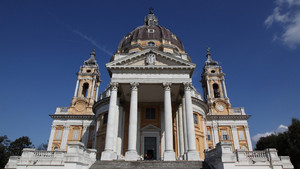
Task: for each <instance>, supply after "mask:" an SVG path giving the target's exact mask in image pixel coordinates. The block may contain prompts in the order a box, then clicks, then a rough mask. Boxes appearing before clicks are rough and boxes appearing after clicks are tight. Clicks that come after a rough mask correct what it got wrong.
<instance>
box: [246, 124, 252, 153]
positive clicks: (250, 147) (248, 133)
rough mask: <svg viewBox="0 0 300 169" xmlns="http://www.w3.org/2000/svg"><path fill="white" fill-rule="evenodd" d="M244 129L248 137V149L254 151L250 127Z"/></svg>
mask: <svg viewBox="0 0 300 169" xmlns="http://www.w3.org/2000/svg"><path fill="white" fill-rule="evenodd" d="M244 128H245V132H246V137H247V143H248V149H249V151H253V149H252V143H251V138H250V131H249V127H248V125H245V126H244Z"/></svg>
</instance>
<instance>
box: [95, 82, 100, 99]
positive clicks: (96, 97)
mask: <svg viewBox="0 0 300 169" xmlns="http://www.w3.org/2000/svg"><path fill="white" fill-rule="evenodd" d="M98 93H99V86H97V91H96V96H95V100H96V102H97V101H98Z"/></svg>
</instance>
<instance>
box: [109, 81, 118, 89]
mask: <svg viewBox="0 0 300 169" xmlns="http://www.w3.org/2000/svg"><path fill="white" fill-rule="evenodd" d="M118 86H119V83H118V82H110V87H111V90H118Z"/></svg>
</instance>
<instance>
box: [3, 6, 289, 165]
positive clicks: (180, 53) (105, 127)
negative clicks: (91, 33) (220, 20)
mask: <svg viewBox="0 0 300 169" xmlns="http://www.w3.org/2000/svg"><path fill="white" fill-rule="evenodd" d="M95 56H96V54H95V51H94V50H93V51H92V53H91V56H90V59H88V60H86V61H84V64H83V66H81V67H80V70H79V72H78V73H77V82H76V87H75V92H74V97H73V98H72V101H71V105H70V107H66V108H62V107H58V108H57V110H56V112H55V114H54V115H50V116H51V117H52V118H53V123H52V128H51V134H50V138H49V144H48V151H47V152H39V151H34V150H28V149H25V150H24V152H23V154H22V156H21V157H11V158H10V161H9V163H8V164H7V167H6V168H18V169H19V168H23V166H25V165H28V166H30V167H29V168H47V167H48V168H68V167H69V168H70V166H73V168H75V167H77V168H82V169H83V168H87V167H89V166H90V165H91V164H92V163H93V162H94V161H95V160H96V159H97V160H98V163H99V161H106V162H107V161H113V160H114V161H131V162H132V161H148V160H159V161H166V163H167V161H168V162H170V161H171V162H172V161H173V162H174V161H176V162H180V161H182V162H189V161H190V162H191V161H194V163H195V164H196V163H197V162H199V161H204V160H205V161H207V162H208V164H209V165H213V166H214V167H215V168H220V169H221V168H230V167H228V166H225V165H227V164H228V165H230V166H231V167H235V168H243V167H245V168H246V167H248V168H249V166H251V167H252V168H255V167H257V166H258V165H254V163H251V162H249V160H248V161H247V159H249V158H250V157H252V155H251V153H252V154H253V152H252V144H251V139H250V133H249V127H248V122H247V120H248V118H249V117H250V116H249V115H247V114H246V113H245V110H244V109H243V108H233V107H231V103H230V101H229V98H228V96H227V90H226V86H225V74H224V73H223V72H222V67H221V66H220V65H219V64H218V62H216V61H214V60H213V59H212V56H211V54H210V51H209V49H208V50H207V60H206V62H205V65H204V67H203V73H202V75H201V78H202V79H201V83H202V87H203V97H202V96H201V94H199V93H198V91H197V90H196V89H195V87H194V86H193V83H192V75H193V72H194V70H195V67H196V64H195V63H193V62H192V61H191V58H190V56H188V55H187V53H186V52H185V50H184V48H183V45H182V43H181V41H180V40H179V38H178V37H177V36H176V35H174V34H173V33H171V32H170V31H169V30H168V29H166V28H164V27H161V26H159V25H158V19H157V18H156V17H155V16H154V14H153V13H152V11H151V12H150V13H149V14H148V15H147V17H146V18H145V25H143V26H140V27H138V28H136V29H135V30H133V31H132V32H131V33H129V34H127V35H126V36H125V37H124V38H123V39H122V40H121V42H120V45H119V47H118V49H117V52H116V53H115V54H114V55H113V56H112V58H111V59H110V62H109V63H107V64H106V68H107V70H108V72H109V74H110V77H111V79H110V83H109V86H108V87H107V88H106V89H105V91H104V92H103V93H101V94H100V96H98V90H99V86H100V82H101V80H100V72H99V66H98V64H97V62H96V60H95ZM199 78H200V77H199ZM74 141H80V142H82V143H81V144H77V148H74V146H75V145H74V144H73V142H74ZM223 142H226V143H228V144H226V146H225V144H223ZM222 145H224V146H225V147H224V146H223V147H222ZM86 148H93V149H95V150H86ZM96 151H97V153H96ZM204 152H207V153H206V154H205V153H204ZM215 152H218V153H215ZM234 152H235V153H236V154H235V153H234ZM242 152H245V153H244V154H243V153H242ZM269 152H271V151H269ZM247 153H248V154H247ZM249 153H250V154H249ZM254 154H255V153H254ZM269 154H270V153H269ZM220 155H221V156H220ZM273 156H274V158H273V159H275V156H276V155H275V154H273ZM273 156H272V157H273ZM223 157H224V158H223ZM270 157H271V156H270ZM243 158H244V159H243ZM83 159H84V160H83ZM276 159H277V161H281V162H278V164H279V163H280V165H282V166H283V165H284V166H286V167H285V168H288V167H290V165H289V164H290V163H288V161H289V160H288V159H287V158H286V157H282V159H281V160H278V159H279V158H277V157H276ZM183 160H184V161H183ZM224 160H225V161H224ZM226 160H227V161H226ZM228 160H229V161H228ZM230 160H231V161H230ZM243 160H244V161H243ZM262 160H264V157H262ZM35 161H36V162H35ZM245 161H247V162H245ZM227 162H228V163H227ZM229 162H230V164H229ZM255 162H256V161H255ZM266 163H267V162H266ZM272 164H273V163H272ZM276 164H277V163H276ZM41 165H43V167H41ZM97 165H98V164H97ZM274 165H275V163H274ZM37 166H38V167H37ZM53 166H55V167H53ZM237 166H243V167H237ZM266 166H267V165H266ZM251 167H250V168H251ZM258 168H259V167H258ZM260 168H261V169H264V168H267V167H265V166H263V167H260ZM282 168H284V167H282Z"/></svg>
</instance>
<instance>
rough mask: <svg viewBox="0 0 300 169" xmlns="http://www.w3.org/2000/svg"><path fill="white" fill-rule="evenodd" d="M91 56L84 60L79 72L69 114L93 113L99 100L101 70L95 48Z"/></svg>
mask: <svg viewBox="0 0 300 169" xmlns="http://www.w3.org/2000/svg"><path fill="white" fill-rule="evenodd" d="M90 55H91V57H90V58H89V59H88V60H86V61H84V63H83V66H81V67H80V70H79V72H78V73H77V83H76V88H75V92H74V97H73V98H72V102H71V105H70V107H69V109H68V114H85V115H90V114H93V111H92V107H93V104H94V102H95V101H97V99H98V98H97V96H98V90H99V86H100V82H101V80H100V72H99V66H98V64H97V61H96V60H95V56H96V54H95V49H94V50H93V51H92V52H91V54H90Z"/></svg>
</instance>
